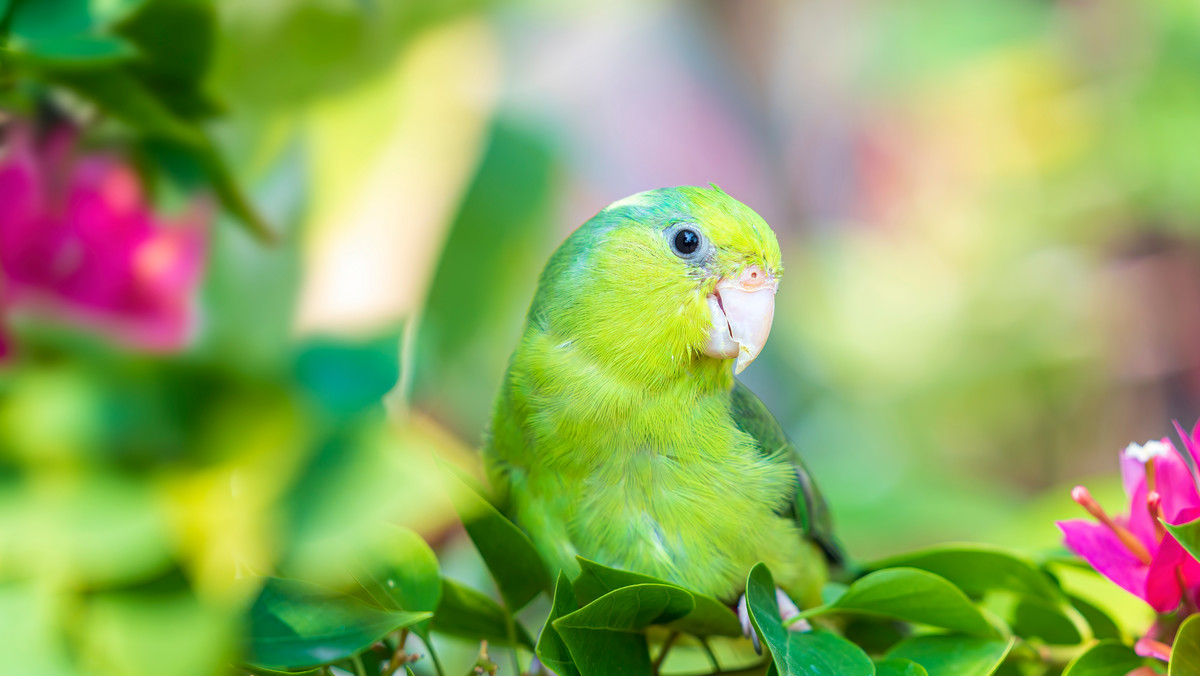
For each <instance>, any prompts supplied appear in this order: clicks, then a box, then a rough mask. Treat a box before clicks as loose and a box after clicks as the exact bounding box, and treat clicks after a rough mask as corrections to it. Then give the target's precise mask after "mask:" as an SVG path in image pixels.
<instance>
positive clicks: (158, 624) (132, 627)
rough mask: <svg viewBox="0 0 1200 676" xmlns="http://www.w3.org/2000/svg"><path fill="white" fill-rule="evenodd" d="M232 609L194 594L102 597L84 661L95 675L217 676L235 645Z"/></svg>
mask: <svg viewBox="0 0 1200 676" xmlns="http://www.w3.org/2000/svg"><path fill="white" fill-rule="evenodd" d="M230 620H231V618H230V617H227V616H226V612H225V611H224V610H222V609H220V608H217V607H209V606H207V605H205V604H204V603H202V602H201V601H200V600H199V599H197V598H195V597H193V596H191V594H189V593H185V594H178V593H171V594H164V593H159V592H156V591H153V592H147V593H142V594H137V593H124V592H122V593H111V594H102V595H98V596H96V597H94V598H92V600H91V601H90V603H89V604H88V610H87V613H86V615H84V626H83V631H84V633H85V635H86V638H85V640H84V643H85V646H84V648H83V651H84V654H85V656H86V657H85V658H84V661H85V662H86V663H87V664H89V665H91V666H92V667H93V668H94V669H95V673H106V674H121V675H123V676H159V675H160V674H162V673H163V671H164V669H163V665H164V664H170V665H172V666H171V668H170V672H171V674H173V675H174V676H211V674H213V673H216V672H217V671H218V669H219V667H220V666H221V665H222V664H223V663H224V662H225V661H226V660H227V659H228V657H229V656H230V655H231V654H232V652H233V648H234V647H235V642H234V637H235V635H234V633H233V631H232V629H233V624H232V622H231V621H230Z"/></svg>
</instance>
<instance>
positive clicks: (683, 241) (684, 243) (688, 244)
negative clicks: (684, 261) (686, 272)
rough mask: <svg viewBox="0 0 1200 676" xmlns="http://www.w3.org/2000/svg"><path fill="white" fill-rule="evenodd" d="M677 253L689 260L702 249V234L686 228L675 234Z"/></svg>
mask: <svg viewBox="0 0 1200 676" xmlns="http://www.w3.org/2000/svg"><path fill="white" fill-rule="evenodd" d="M674 244H675V253H676V254H677V255H679V256H682V257H684V258H687V257H689V256H691V255H692V254H694V253H696V250H697V249H699V248H700V233H698V232H696V231H695V230H692V229H691V228H684V229H682V230H680V231H679V232H677V233H675V240H674Z"/></svg>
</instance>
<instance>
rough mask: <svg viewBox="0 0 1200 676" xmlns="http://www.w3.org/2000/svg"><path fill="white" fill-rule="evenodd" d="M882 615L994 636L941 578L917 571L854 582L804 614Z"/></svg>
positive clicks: (873, 575) (896, 571)
mask: <svg viewBox="0 0 1200 676" xmlns="http://www.w3.org/2000/svg"><path fill="white" fill-rule="evenodd" d="M827 612H855V613H867V614H871V615H881V616H884V617H891V618H895V619H898V620H905V621H907V622H917V623H920V624H928V625H930V626H934V627H942V628H944V629H954V630H958V631H963V632H966V633H968V634H974V635H977V636H989V635H995V633H996V630H995V629H994V628H993V627H992V625H991V624H989V623H988V621H987V620H986V619H985V618H984V616H983V613H981V612H980V611H979V609H978V608H976V607H975V605H974V604H972V603H971V600H970V599H968V598H967V597H966V595H965V594H963V593H962V592H961V591H959V589H958V588H957V587H955V586H954V585H952V584H950V583H949V582H947V581H946V580H945V579H944V578H942V577H939V576H937V575H934V574H933V573H928V572H926V571H923V570H918V569H916V568H888V569H885V570H880V571H876V572H874V573H871V574H869V575H866V576H865V577H862V578H860V579H859V580H857V581H855V582H854V584H852V585H850V588H849V589H847V590H846V593H845V594H842V595H841V596H840V597H839V598H838V600H837V601H835V602H834V603H833V604H831V605H828V606H821V607H820V608H814V609H813V610H811V611H807V612H806V613H805V615H807V616H813V615H819V614H823V613H827Z"/></svg>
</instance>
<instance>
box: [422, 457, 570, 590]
mask: <svg viewBox="0 0 1200 676" xmlns="http://www.w3.org/2000/svg"><path fill="white" fill-rule="evenodd" d="M441 467H442V469H443V470H445V471H444V472H443V476H445V477H446V483H447V488H448V489H449V492H450V499H451V501H452V502H453V503H454V509H455V510H456V511H457V512H458V515H459V517H460V518H461V519H462V521H463V526H464V527H465V528H466V529H467V535H469V536H471V541H472V542H473V543H475V548H476V549H478V550H479V555H480V556H482V557H483V561H484V563H486V564H487V567H488V570H489V571H490V572H491V574H492V577H493V578H495V580H496V585H497V586H498V587H499V588H500V596H502V597H503V598H504V603H505V604H506V605H508V607H509V608H510V609H511V610H512V611H513V612H516V611H518V610H520V609H521V608H524V607H525V605H526V604H528V603H529V602H530V601H532V600H533V598H534V597H536V596H537V595H538V594H540V593H541V592H543V591H549V590H550V589H551V588H552V587H551V582H550V575H549V574H548V573H547V572H546V566H545V564H544V563H543V562H542V557H541V556H540V555H539V554H538V552H537V549H535V548H534V546H533V543H532V542H530V540H529V536H527V535H525V532H524V531H522V530H521V529H520V528H517V526H516V524H514V523H513V522H511V521H509V520H508V519H506V518H504V515H503V514H501V513H500V512H499V511H498V510H497V509H496V508H495V507H493V506H492V503H490V502H488V501H487V500H486V499H485V498H484V497H483V496H482V495H481V493H480V491H478V490H476V488H475V487H474V485H473V484H474V481H473V480H471V479H470V478H469V477H467V476H466V475H465V474H463V473H462V472H460V471H459V470H458V469H457V468H455V467H453V466H451V465H447V464H445V463H442V464H441Z"/></svg>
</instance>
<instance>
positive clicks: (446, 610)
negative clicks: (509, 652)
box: [433, 578, 533, 650]
mask: <svg viewBox="0 0 1200 676" xmlns="http://www.w3.org/2000/svg"><path fill="white" fill-rule="evenodd" d="M510 621H511V622H512V623H513V625H514V626H513V630H514V632H515V634H516V637H517V643H518V644H520V645H522V646H524V647H526V648H529V649H530V650H532V649H533V639H532V638H531V637H530V636H529V632H528V631H526V630H525V627H523V626H521V623H520V622H517V621H516V620H515V619H512V618H510V617H509V616H508V613H506V612H504V609H503V608H501V607H500V605H499V604H497V603H496V602H495V601H493V600H491V599H490V598H488V597H487V596H486V595H485V594H483V593H481V592H478V591H475V590H474V589H471V588H470V587H466V586H464V585H461V584H459V583H457V582H455V581H453V580H450V579H447V578H442V599H441V601H440V602H439V603H438V609H437V610H436V611H434V613H433V631H434V632H437V633H441V634H446V635H448V636H457V637H460V638H465V639H469V640H472V641H480V640H483V641H487V642H488V643H492V644H496V645H510V644H511V643H512V642H511V641H510V640H509V638H508V636H509V634H508V628H509V622H510Z"/></svg>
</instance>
